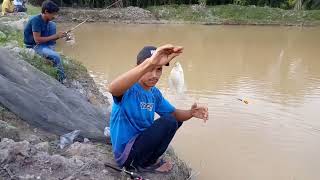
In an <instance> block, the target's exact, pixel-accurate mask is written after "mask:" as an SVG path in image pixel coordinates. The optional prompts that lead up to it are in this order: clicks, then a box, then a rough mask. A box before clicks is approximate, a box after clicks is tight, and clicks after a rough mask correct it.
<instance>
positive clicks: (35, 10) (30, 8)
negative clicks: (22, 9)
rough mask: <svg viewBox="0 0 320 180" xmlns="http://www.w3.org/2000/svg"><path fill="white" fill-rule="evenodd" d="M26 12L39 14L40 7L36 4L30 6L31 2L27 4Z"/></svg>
mask: <svg viewBox="0 0 320 180" xmlns="http://www.w3.org/2000/svg"><path fill="white" fill-rule="evenodd" d="M27 9H28V11H27V14H28V15H36V14H40V12H41V7H38V6H32V5H31V4H27Z"/></svg>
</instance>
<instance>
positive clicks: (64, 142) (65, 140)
mask: <svg viewBox="0 0 320 180" xmlns="http://www.w3.org/2000/svg"><path fill="white" fill-rule="evenodd" d="M79 134H80V130H74V131H72V132H70V133H68V134H64V135H62V136H60V143H59V147H60V149H63V148H64V147H66V146H68V145H70V144H72V143H73V140H74V139H75V138H76V137H77V136H79Z"/></svg>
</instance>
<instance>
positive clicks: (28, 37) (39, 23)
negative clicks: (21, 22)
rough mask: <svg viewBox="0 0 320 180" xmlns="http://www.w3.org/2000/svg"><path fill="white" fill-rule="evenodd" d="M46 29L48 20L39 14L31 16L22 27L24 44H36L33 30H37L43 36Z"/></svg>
mask: <svg viewBox="0 0 320 180" xmlns="http://www.w3.org/2000/svg"><path fill="white" fill-rule="evenodd" d="M48 31H49V30H48V22H46V21H45V20H43V19H42V17H41V14H39V15H35V16H32V17H31V18H30V19H29V21H28V23H27V24H26V26H25V28H24V33H23V34H24V44H26V45H29V46H32V45H36V42H35V41H34V38H33V32H39V33H40V34H41V36H45V35H46V34H47V33H48Z"/></svg>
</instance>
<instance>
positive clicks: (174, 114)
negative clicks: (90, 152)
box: [109, 45, 208, 173]
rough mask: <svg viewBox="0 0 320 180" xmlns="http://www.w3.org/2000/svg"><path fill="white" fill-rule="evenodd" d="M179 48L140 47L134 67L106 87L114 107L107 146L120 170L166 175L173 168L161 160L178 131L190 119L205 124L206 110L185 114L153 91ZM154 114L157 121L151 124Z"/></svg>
mask: <svg viewBox="0 0 320 180" xmlns="http://www.w3.org/2000/svg"><path fill="white" fill-rule="evenodd" d="M182 50H183V48H182V47H176V46H172V45H165V46H161V47H159V48H156V47H153V46H146V47H144V48H143V49H142V50H141V51H140V53H139V54H138V56H137V66H136V67H134V68H133V69H131V70H129V71H128V72H126V73H124V74H122V75H121V76H119V77H118V78H116V79H115V80H114V81H112V82H111V83H110V86H109V91H110V93H111V94H112V96H113V99H114V104H113V107H112V112H111V116H110V132H111V142H112V148H113V153H114V156H115V160H116V162H117V164H118V165H119V166H120V167H125V168H126V169H136V170H138V171H148V172H160V173H166V172H169V171H170V170H171V169H172V167H173V164H172V162H170V161H168V160H167V161H165V160H164V159H161V158H160V156H162V154H163V153H164V152H165V151H166V149H167V147H168V145H169V143H170V142H171V140H172V138H173V136H174V135H175V133H176V131H177V130H178V128H179V127H180V126H181V125H182V123H183V122H184V121H187V120H189V119H191V118H192V117H196V118H200V119H203V120H204V121H206V120H208V108H207V107H199V106H197V104H193V105H192V106H191V108H190V109H189V110H181V109H176V108H175V107H173V106H172V105H171V104H170V103H169V102H168V101H167V100H166V99H165V98H164V97H163V96H162V94H161V92H160V90H159V89H158V88H156V87H155V85H156V84H157V82H158V81H159V79H160V77H161V75H162V68H163V66H164V65H168V64H169V62H170V61H171V60H172V59H173V58H175V57H176V56H178V55H180V54H181V53H182ZM155 113H157V114H159V115H160V118H159V119H157V120H155V121H154V115H155Z"/></svg>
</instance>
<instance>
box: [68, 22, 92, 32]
mask: <svg viewBox="0 0 320 180" xmlns="http://www.w3.org/2000/svg"><path fill="white" fill-rule="evenodd" d="M88 20H89V18H87V19H85V20H84V21H82V22H81V23H79V24H77V25H76V26H74V27H73V28H71V29H69V30H68V31H66V32H65V33H66V34H68V33H70V32H71V31H74V30H75V29H77V28H78V27H79V26H81V25H82V24H84V23H85V22H87V21H88Z"/></svg>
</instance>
